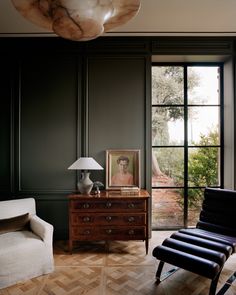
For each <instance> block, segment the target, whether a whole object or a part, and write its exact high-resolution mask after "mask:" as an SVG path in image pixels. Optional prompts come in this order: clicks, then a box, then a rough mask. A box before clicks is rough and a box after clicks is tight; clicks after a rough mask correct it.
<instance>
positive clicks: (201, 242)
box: [171, 232, 233, 258]
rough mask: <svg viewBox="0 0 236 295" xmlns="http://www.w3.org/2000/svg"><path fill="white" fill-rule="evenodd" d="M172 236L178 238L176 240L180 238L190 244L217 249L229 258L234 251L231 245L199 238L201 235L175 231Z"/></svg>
mask: <svg viewBox="0 0 236 295" xmlns="http://www.w3.org/2000/svg"><path fill="white" fill-rule="evenodd" d="M171 238H173V239H176V240H180V241H183V242H186V243H189V244H193V245H197V246H200V247H205V248H207V249H211V250H215V251H218V252H220V253H224V254H225V256H226V258H228V257H229V256H230V255H231V254H232V252H233V249H232V247H231V246H230V245H226V244H222V243H219V242H215V241H212V240H207V239H203V238H199V237H196V236H192V235H186V234H183V233H181V232H176V233H174V234H173V235H171Z"/></svg>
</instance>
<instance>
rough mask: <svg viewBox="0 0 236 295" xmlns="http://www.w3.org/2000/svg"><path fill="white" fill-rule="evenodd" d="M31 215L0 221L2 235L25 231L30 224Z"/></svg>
mask: <svg viewBox="0 0 236 295" xmlns="http://www.w3.org/2000/svg"><path fill="white" fill-rule="evenodd" d="M29 220H30V219H29V213H25V214H22V215H18V216H15V217H11V218H5V219H0V234H4V233H8V232H13V231H17V230H23V229H25V228H26V227H27V225H28V224H29Z"/></svg>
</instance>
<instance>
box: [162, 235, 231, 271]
mask: <svg viewBox="0 0 236 295" xmlns="http://www.w3.org/2000/svg"><path fill="white" fill-rule="evenodd" d="M162 245H163V246H166V247H169V248H172V249H176V250H179V251H182V252H186V253H189V254H192V255H195V256H197V257H202V258H205V259H207V260H211V261H214V262H216V263H218V264H219V265H220V266H221V267H222V266H223V265H224V263H225V261H226V256H225V254H224V253H222V252H219V251H215V250H212V249H208V248H206V247H200V246H197V245H193V244H189V243H186V242H183V241H179V240H175V239H172V238H168V239H166V240H165V241H164V242H163V244H162Z"/></svg>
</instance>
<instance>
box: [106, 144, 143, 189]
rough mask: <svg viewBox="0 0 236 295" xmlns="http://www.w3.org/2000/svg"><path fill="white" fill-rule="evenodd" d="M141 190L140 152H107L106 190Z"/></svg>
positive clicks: (130, 150) (121, 150) (132, 150)
mask: <svg viewBox="0 0 236 295" xmlns="http://www.w3.org/2000/svg"><path fill="white" fill-rule="evenodd" d="M123 187H128V188H129V187H138V188H140V150H138V149H127V150H126V149H120V150H106V189H108V190H119V189H121V188H123Z"/></svg>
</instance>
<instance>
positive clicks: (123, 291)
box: [0, 231, 236, 295]
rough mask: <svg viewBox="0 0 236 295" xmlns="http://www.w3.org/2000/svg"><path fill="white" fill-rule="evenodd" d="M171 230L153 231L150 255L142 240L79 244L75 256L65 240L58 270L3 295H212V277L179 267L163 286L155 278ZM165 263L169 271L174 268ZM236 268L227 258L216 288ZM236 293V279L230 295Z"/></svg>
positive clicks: (58, 249)
mask: <svg viewBox="0 0 236 295" xmlns="http://www.w3.org/2000/svg"><path fill="white" fill-rule="evenodd" d="M171 233H172V232H166V231H157V232H153V234H152V239H151V240H150V243H149V244H150V248H149V253H148V255H146V254H145V246H144V243H143V242H140V241H132V242H131V241H129V242H120V241H118V242H115V241H113V242H111V243H109V249H108V250H107V248H106V247H105V244H104V243H103V242H100V243H77V244H76V245H75V249H74V251H73V254H72V255H71V254H70V253H69V252H68V244H67V242H66V241H57V242H56V243H55V245H54V259H55V272H54V273H52V274H49V275H46V276H41V277H38V278H34V279H32V280H28V281H26V282H21V283H19V284H16V285H14V286H11V287H9V288H5V289H2V290H0V295H22V294H25V295H65V294H69V295H80V294H81V295H82V294H83V295H84V294H86V295H208V292H209V286H210V280H208V279H206V278H203V277H201V276H198V275H196V274H193V273H190V272H188V271H185V270H182V269H180V270H178V271H177V272H176V273H174V274H173V275H172V276H170V277H169V278H168V279H166V280H164V281H163V282H161V283H160V284H156V282H155V272H156V269H157V265H158V261H157V260H156V259H155V258H154V257H152V250H153V248H154V247H155V246H156V245H159V244H161V243H162V241H163V240H164V239H165V238H166V237H169V236H170V235H171ZM171 267H172V266H171V265H167V264H165V266H164V271H165V270H168V269H169V268H171ZM235 270H236V255H235V256H231V258H230V259H229V260H228V261H227V262H226V264H225V267H224V269H223V271H222V274H221V276H220V280H219V284H218V288H217V290H219V289H220V288H221V286H222V285H223V283H224V282H225V281H226V280H227V279H228V277H229V276H230V275H231V274H232V273H233V272H234V271H235ZM235 294H236V282H235V281H234V282H233V284H232V286H231V287H230V288H229V289H228V290H227V292H226V293H225V295H235Z"/></svg>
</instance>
